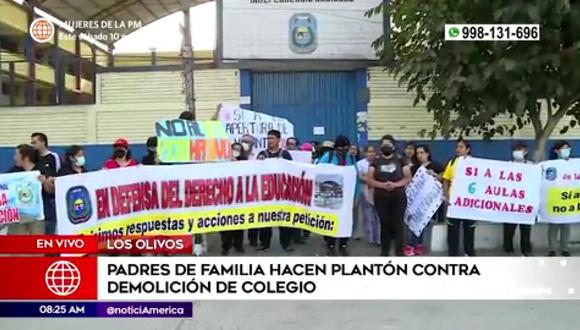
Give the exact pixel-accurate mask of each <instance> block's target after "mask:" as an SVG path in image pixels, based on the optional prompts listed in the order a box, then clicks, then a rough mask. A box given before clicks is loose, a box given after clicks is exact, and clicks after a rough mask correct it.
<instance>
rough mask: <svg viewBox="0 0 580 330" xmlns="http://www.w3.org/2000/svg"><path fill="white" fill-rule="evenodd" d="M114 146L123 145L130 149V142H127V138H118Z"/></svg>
mask: <svg viewBox="0 0 580 330" xmlns="http://www.w3.org/2000/svg"><path fill="white" fill-rule="evenodd" d="M113 147H123V148H125V149H128V148H129V142H127V140H125V139H123V138H118V139H117V140H115V143H113Z"/></svg>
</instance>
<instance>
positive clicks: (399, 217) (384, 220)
mask: <svg viewBox="0 0 580 330" xmlns="http://www.w3.org/2000/svg"><path fill="white" fill-rule="evenodd" d="M375 209H376V210H377V214H378V216H379V220H380V223H381V255H383V256H388V255H389V253H390V251H391V241H394V242H395V255H397V256H403V255H404V254H403V247H404V245H405V210H406V209H407V196H406V195H405V192H403V191H400V192H394V193H391V194H389V195H385V196H381V195H377V196H375Z"/></svg>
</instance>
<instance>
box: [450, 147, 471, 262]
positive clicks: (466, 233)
mask: <svg viewBox="0 0 580 330" xmlns="http://www.w3.org/2000/svg"><path fill="white" fill-rule="evenodd" d="M455 154H456V157H455V158H453V159H451V160H450V161H449V162H448V163H447V165H446V166H445V170H444V171H443V175H442V179H443V193H444V194H445V201H446V204H447V205H448V204H449V196H450V195H451V188H452V186H451V183H452V182H453V178H454V177H455V169H456V168H457V164H458V163H459V162H458V160H459V159H461V158H467V157H470V155H471V144H469V142H468V141H467V140H465V139H463V138H460V139H459V140H457V143H456V144H455ZM461 227H463V246H464V250H465V254H466V255H467V256H469V257H475V245H474V244H475V221H473V220H467V219H452V218H448V219H447V244H448V245H449V256H450V257H454V256H459V238H460V232H459V230H460V228H461Z"/></svg>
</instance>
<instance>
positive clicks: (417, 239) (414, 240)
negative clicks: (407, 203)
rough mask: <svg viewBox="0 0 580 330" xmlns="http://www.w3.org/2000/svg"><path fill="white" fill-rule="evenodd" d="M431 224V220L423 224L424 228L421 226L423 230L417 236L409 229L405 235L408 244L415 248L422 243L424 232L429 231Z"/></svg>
mask: <svg viewBox="0 0 580 330" xmlns="http://www.w3.org/2000/svg"><path fill="white" fill-rule="evenodd" d="M432 226H433V220H431V221H430V222H429V223H428V224H427V226H425V228H423V231H422V232H421V234H420V235H419V236H417V235H415V233H413V232H412V231H410V230H407V231H408V234H407V237H408V241H407V242H408V244H409V245H411V246H412V247H414V248H416V247H417V245H419V244H423V239H424V237H425V234H426V233H427V232H430V231H431V228H432Z"/></svg>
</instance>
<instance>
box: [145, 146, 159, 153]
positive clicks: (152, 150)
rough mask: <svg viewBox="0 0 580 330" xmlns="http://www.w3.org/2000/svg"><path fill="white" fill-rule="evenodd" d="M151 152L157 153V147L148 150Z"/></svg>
mask: <svg viewBox="0 0 580 330" xmlns="http://www.w3.org/2000/svg"><path fill="white" fill-rule="evenodd" d="M147 149H148V150H149V152H157V147H149V148H147Z"/></svg>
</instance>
